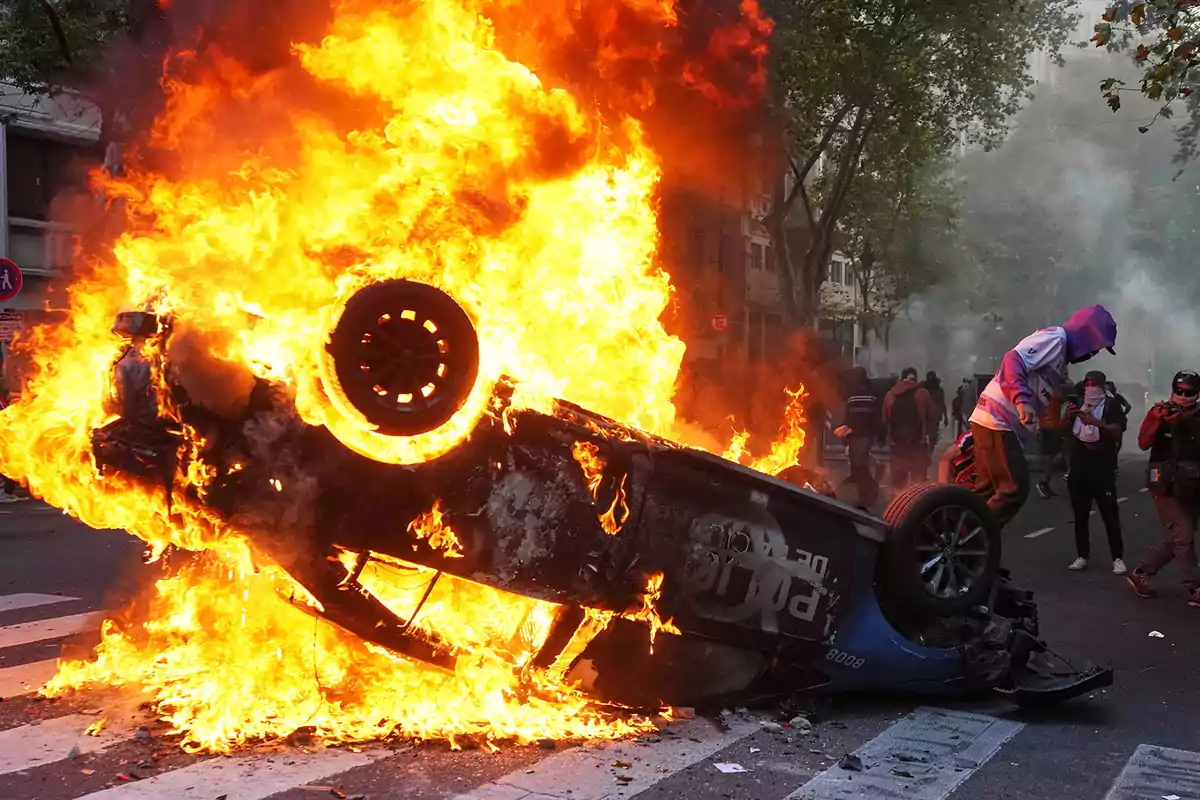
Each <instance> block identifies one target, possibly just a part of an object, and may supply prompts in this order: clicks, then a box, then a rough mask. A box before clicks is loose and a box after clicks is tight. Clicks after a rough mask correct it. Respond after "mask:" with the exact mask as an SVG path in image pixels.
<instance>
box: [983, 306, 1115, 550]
mask: <svg viewBox="0 0 1200 800" xmlns="http://www.w3.org/2000/svg"><path fill="white" fill-rule="evenodd" d="M1116 341H1117V323H1116V321H1115V320H1114V319H1113V317H1112V314H1110V313H1109V312H1108V309H1106V308H1105V307H1104V306H1100V305H1095V306H1088V307H1087V308H1081V309H1079V310H1078V311H1076V312H1075V313H1074V314H1073V315H1071V318H1070V319H1069V320H1067V321H1066V322H1065V323H1063V325H1062V327H1054V328H1043V329H1042V330H1039V331H1036V332H1034V333H1032V334H1030V335H1029V336H1026V337H1025V338H1024V339H1022V340H1021V341H1020V342H1018V343H1017V345H1016V347H1014V348H1013V349H1012V350H1009V351H1008V353H1006V354H1005V356H1004V360H1003V361H1002V362H1001V364H1000V369H999V370H998V371H997V372H996V375H995V377H993V378H992V380H991V381H990V382H989V383H988V385H987V387H986V388H985V389H984V390H983V393H982V394H980V396H979V402H978V404H977V405H976V406H975V411H974V413H972V414H971V433H972V439H973V441H974V447H975V468H976V483H975V491H976V492H977V493H978V494H979V495H980V496H981V497H983V498H985V499H986V500H987V504H988V508H990V509H991V510H992V513H993V514H994V515H995V516H996V522H997V523H998V524H999V525H1000V527H1004V526H1005V525H1007V524H1008V523H1009V522H1011V521H1012V518H1013V517H1015V516H1016V515H1017V512H1018V511H1020V510H1021V506H1023V505H1024V504H1025V500H1026V499H1027V498H1028V497H1029V465H1028V463H1027V462H1026V460H1025V450H1024V445H1023V440H1026V439H1028V438H1029V437H1030V435H1031V429H1032V428H1035V427H1036V425H1037V420H1038V417H1039V416H1040V415H1041V414H1042V413H1043V412H1044V411H1045V409H1046V406H1047V404H1048V403H1050V401H1051V400H1053V398H1054V392H1055V390H1057V389H1058V388H1059V386H1061V385H1062V382H1063V379H1064V378H1065V377H1066V368H1067V364H1068V363H1070V364H1078V363H1080V362H1083V361H1087V360H1088V359H1090V358H1092V357H1093V356H1094V355H1096V354H1097V353H1099V352H1100V351H1101V350H1108V351H1109V352H1110V353H1111V352H1114V351H1113V345H1115V344H1116Z"/></svg>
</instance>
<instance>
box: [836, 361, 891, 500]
mask: <svg viewBox="0 0 1200 800" xmlns="http://www.w3.org/2000/svg"><path fill="white" fill-rule="evenodd" d="M848 378H849V385H848V386H847V390H848V391H847V392H846V395H847V397H846V411H845V417H844V419H845V422H844V423H843V424H842V425H841V426H840V427H839V428H838V429H837V430H835V431H834V435H836V436H838V437H839V438H841V439H843V440H844V441H845V442H846V458H847V459H848V460H849V462H850V481H851V482H852V483H853V484H854V486H855V488H856V489H857V490H858V504H859V505H860V506H863V507H866V508H870V507H872V506H873V505H875V501H876V500H877V499H878V497H879V482H878V481H877V480H875V475H874V474H873V473H872V471H871V444H872V442H874V441H875V440H876V439H878V438H879V437H880V434H881V428H882V425H881V422H882V419H883V418H882V415H881V412H880V408H879V398H877V397H876V396H875V395H874V394H873V393H872V392H871V379H870V378H869V377H867V371H866V370H865V369H863V368H862V367H855V368H854V369H852V370H850V374H849V376H848Z"/></svg>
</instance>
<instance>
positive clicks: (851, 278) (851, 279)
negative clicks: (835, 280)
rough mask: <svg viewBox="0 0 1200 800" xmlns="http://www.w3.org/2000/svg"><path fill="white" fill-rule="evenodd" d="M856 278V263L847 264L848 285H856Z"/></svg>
mask: <svg viewBox="0 0 1200 800" xmlns="http://www.w3.org/2000/svg"><path fill="white" fill-rule="evenodd" d="M854 280H855V278H854V265H853V264H847V265H846V285H847V286H854Z"/></svg>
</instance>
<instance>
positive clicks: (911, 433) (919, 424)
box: [883, 367, 935, 489]
mask: <svg viewBox="0 0 1200 800" xmlns="http://www.w3.org/2000/svg"><path fill="white" fill-rule="evenodd" d="M934 418H935V411H934V407H933V398H931V397H930V396H929V392H928V391H927V390H926V389H925V387H923V386H921V385H920V384H919V383H917V368H916V367H905V368H904V371H903V372H901V373H900V380H899V381H898V382H897V383H896V385H895V386H893V387H892V388H891V389H889V390H888V393H887V396H886V397H884V398H883V420H884V423H885V424H886V425H887V430H888V433H889V434H891V440H892V446H891V455H892V486H893V487H894V488H896V489H903V488H904V487H905V486H908V485H909V483H911V482H912V481H914V480H922V481H923V480H925V478H926V476H927V475H928V473H929V455H930V453H929V421H930V420H931V419H934Z"/></svg>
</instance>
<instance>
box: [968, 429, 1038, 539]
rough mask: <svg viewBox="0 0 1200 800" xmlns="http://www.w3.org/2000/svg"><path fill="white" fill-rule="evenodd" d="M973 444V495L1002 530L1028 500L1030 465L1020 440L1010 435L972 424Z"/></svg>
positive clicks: (1010, 432)
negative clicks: (986, 508) (980, 498)
mask: <svg viewBox="0 0 1200 800" xmlns="http://www.w3.org/2000/svg"><path fill="white" fill-rule="evenodd" d="M971 439H972V441H974V443H975V474H976V477H975V493H976V494H978V495H979V496H980V497H982V498H984V499H985V500H987V504H988V508H990V509H991V510H992V514H994V515H995V517H996V522H997V523H998V524H999V525H1000V527H1002V528H1003V527H1004V526H1005V525H1007V524H1008V523H1009V522H1011V521H1012V518H1013V517H1015V516H1016V515H1017V512H1018V511H1020V510H1021V506H1023V505H1025V501H1026V500H1027V499H1029V463H1028V462H1027V461H1026V460H1025V450H1024V449H1023V448H1022V447H1021V440H1020V439H1018V438H1017V435H1016V434H1015V433H1013V432H1012V431H994V430H992V429H991V428H985V427H983V426H982V425H979V424H978V423H975V422H972V423H971Z"/></svg>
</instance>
